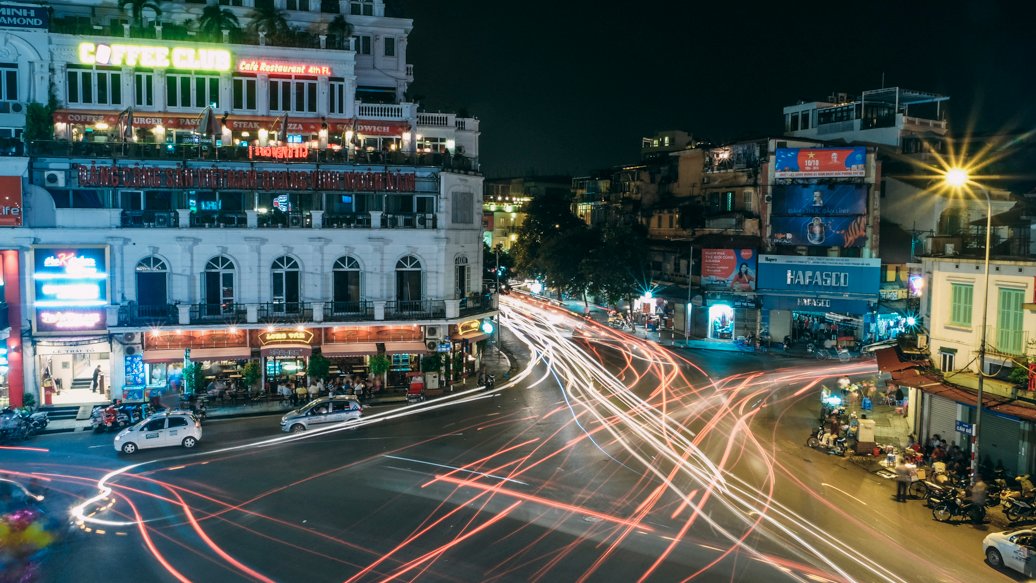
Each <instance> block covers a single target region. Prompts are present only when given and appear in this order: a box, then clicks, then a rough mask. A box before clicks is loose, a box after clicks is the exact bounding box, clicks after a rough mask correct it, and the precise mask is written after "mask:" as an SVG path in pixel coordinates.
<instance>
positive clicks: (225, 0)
mask: <svg viewBox="0 0 1036 583" xmlns="http://www.w3.org/2000/svg"><path fill="white" fill-rule="evenodd" d="M219 5H220V6H244V5H245V0H219Z"/></svg>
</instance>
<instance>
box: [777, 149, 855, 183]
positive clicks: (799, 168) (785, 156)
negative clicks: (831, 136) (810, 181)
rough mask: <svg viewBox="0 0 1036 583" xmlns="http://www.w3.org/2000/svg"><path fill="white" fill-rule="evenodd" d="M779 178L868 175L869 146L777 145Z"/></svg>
mask: <svg viewBox="0 0 1036 583" xmlns="http://www.w3.org/2000/svg"><path fill="white" fill-rule="evenodd" d="M775 159H776V162H777V165H776V169H775V170H776V173H775V174H774V176H776V177H777V178H824V177H833V178H845V177H852V176H864V175H865V174H866V165H867V148H865V147H854V148H777V151H776V153H775Z"/></svg>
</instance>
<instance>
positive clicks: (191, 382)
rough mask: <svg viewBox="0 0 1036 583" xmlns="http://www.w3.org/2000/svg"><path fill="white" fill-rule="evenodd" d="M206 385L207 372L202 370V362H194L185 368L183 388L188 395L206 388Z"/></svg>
mask: <svg viewBox="0 0 1036 583" xmlns="http://www.w3.org/2000/svg"><path fill="white" fill-rule="evenodd" d="M204 387H205V372H204V371H202V368H201V364H199V363H197V362H192V363H191V364H188V365H187V366H185V367H184V369H183V389H184V393H185V394H187V395H192V394H194V393H197V392H199V391H201V390H202V389H204Z"/></svg>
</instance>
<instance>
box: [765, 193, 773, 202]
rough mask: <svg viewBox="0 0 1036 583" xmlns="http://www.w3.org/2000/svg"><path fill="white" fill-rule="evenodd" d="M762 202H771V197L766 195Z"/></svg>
mask: <svg viewBox="0 0 1036 583" xmlns="http://www.w3.org/2000/svg"><path fill="white" fill-rule="evenodd" d="M763 200H765V201H766V202H773V196H771V195H769V194H767V195H766V196H764V197H763Z"/></svg>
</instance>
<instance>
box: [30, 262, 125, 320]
mask: <svg viewBox="0 0 1036 583" xmlns="http://www.w3.org/2000/svg"><path fill="white" fill-rule="evenodd" d="M32 253H33V255H32V277H31V279H32V281H33V288H32V291H33V294H32V305H33V309H34V311H35V313H36V317H35V319H34V324H35V327H36V331H38V332H71V331H81V332H95V331H98V330H103V329H104V328H105V324H106V317H105V316H106V314H105V310H106V308H105V306H107V304H108V273H107V266H108V249H107V247H104V246H98V247H89V246H84V247H72V248H69V247H46V246H39V247H33V249H32Z"/></svg>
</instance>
